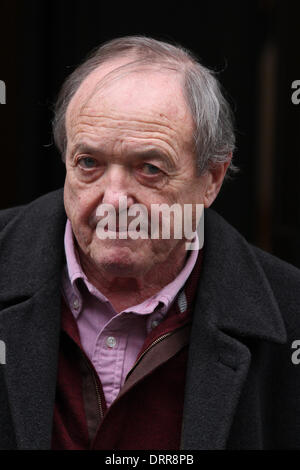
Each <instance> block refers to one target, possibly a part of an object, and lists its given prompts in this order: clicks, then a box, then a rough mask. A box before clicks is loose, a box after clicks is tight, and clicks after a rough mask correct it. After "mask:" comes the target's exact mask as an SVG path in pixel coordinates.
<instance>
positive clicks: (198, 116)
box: [53, 36, 238, 175]
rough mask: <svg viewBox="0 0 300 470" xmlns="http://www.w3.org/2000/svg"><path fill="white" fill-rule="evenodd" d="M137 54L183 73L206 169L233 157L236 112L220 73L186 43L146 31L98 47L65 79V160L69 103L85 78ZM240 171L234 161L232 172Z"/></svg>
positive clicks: (58, 120) (58, 128) (60, 103)
mask: <svg viewBox="0 0 300 470" xmlns="http://www.w3.org/2000/svg"><path fill="white" fill-rule="evenodd" d="M129 55H133V56H134V58H135V59H138V60H140V61H141V62H142V63H147V64H149V65H151V64H162V65H164V64H169V65H170V66H172V68H173V69H174V68H175V70H176V71H178V72H180V73H181V74H182V76H183V83H184V86H183V92H184V95H185V98H186V100H187V103H188V106H189V108H190V111H191V114H192V117H193V121H194V126H195V130H194V143H195V151H196V166H197V170H198V173H199V174H202V173H203V172H204V171H206V170H207V169H209V168H212V167H214V166H215V165H218V164H222V163H225V162H226V161H228V158H229V155H230V153H232V152H233V151H234V148H235V135H234V125H233V115H232V112H231V109H230V106H229V104H228V102H227V101H226V99H225V98H224V96H223V94H222V92H221V87H220V84H219V82H218V80H217V79H216V77H215V73H214V72H213V71H212V70H210V69H208V68H206V67H204V66H203V65H201V64H200V63H199V61H198V60H197V59H196V58H195V57H194V55H193V54H192V53H191V52H190V51H188V50H186V49H185V48H183V47H181V46H178V45H176V46H175V45H172V44H169V43H167V42H163V41H158V40H156V39H153V38H149V37H144V36H127V37H123V38H118V39H113V40H111V41H108V42H107V43H105V44H103V45H101V46H100V47H98V48H97V49H95V50H94V51H93V52H92V53H91V54H90V55H89V56H88V58H87V59H86V60H85V61H84V62H83V63H82V64H81V65H79V67H77V68H76V69H75V70H74V72H73V73H72V74H71V75H69V77H67V79H66V80H65V82H64V84H63V86H62V88H61V90H60V93H59V95H58V98H57V101H56V104H55V109H54V112H55V114H54V120H53V134H54V141H55V144H56V146H57V147H58V149H59V150H60V152H61V154H62V158H63V160H64V159H65V153H66V148H67V136H66V125H65V120H66V111H67V107H68V105H69V103H70V101H71V99H72V97H73V96H74V95H75V93H76V91H77V90H78V88H79V86H80V85H81V83H82V82H83V81H84V80H85V78H86V77H87V76H88V75H89V74H90V73H91V72H93V71H94V70H95V69H96V68H98V67H99V66H100V65H102V64H103V63H105V62H108V61H109V60H112V59H115V58H118V57H122V56H123V57H125V56H129ZM236 171H238V168H237V167H236V166H235V165H233V163H232V160H231V162H230V165H229V167H228V171H227V175H228V174H229V175H231V174H233V173H235V172H236Z"/></svg>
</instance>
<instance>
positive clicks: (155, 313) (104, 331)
mask: <svg viewBox="0 0 300 470" xmlns="http://www.w3.org/2000/svg"><path fill="white" fill-rule="evenodd" d="M198 253H199V251H198V250H192V251H191V252H190V254H189V256H188V257H187V261H186V264H185V266H184V267H183V269H182V270H181V272H180V273H179V274H178V276H177V277H176V278H175V279H174V280H173V281H172V282H171V283H170V284H168V285H166V286H165V287H164V288H163V289H161V290H160V291H159V292H158V293H157V294H155V295H153V296H152V297H150V298H148V299H146V300H145V301H144V302H142V303H141V304H139V305H134V306H132V307H129V308H127V309H126V310H123V311H122V312H120V313H117V312H116V311H115V310H114V308H113V306H112V305H111V303H110V301H109V300H108V298H107V297H105V295H103V294H102V293H101V292H100V291H99V290H98V289H96V288H95V287H94V286H93V285H92V284H91V283H90V282H89V281H88V279H87V277H86V275H85V274H84V272H83V270H82V268H81V266H80V263H79V259H78V256H77V253H76V247H75V245H74V239H73V232H72V227H71V223H70V221H69V219H68V220H67V223H66V229H65V254H66V266H65V268H64V269H63V273H62V292H63V295H64V297H65V300H66V302H67V304H68V305H69V307H70V309H71V311H72V313H73V315H74V317H75V319H76V322H77V325H78V329H79V334H80V339H81V344H82V347H83V349H84V351H85V353H86V354H87V356H88V357H89V359H90V360H91V362H92V363H93V365H94V367H95V369H96V371H97V373H98V375H99V378H100V380H101V383H102V386H103V392H104V395H105V398H106V402H107V406H108V407H109V406H110V405H111V403H112V402H113V401H114V399H115V398H116V397H117V395H118V393H119V391H120V388H121V387H122V385H123V384H124V381H125V378H126V375H127V374H128V372H129V371H130V369H131V368H132V366H133V365H134V363H135V360H136V357H137V355H138V353H139V352H140V350H141V348H142V346H143V343H144V341H145V339H146V337H147V335H148V333H150V331H151V330H152V329H154V328H155V327H156V326H157V325H158V323H160V322H161V321H162V320H163V319H164V316H165V315H166V313H167V311H168V309H169V308H170V306H171V305H172V303H173V301H174V300H175V297H176V295H177V294H178V292H179V291H180V289H181V288H182V286H183V285H184V283H185V282H186V280H187V279H188V277H189V275H190V274H191V272H192V270H193V267H194V266H195V263H196V260H197V256H198ZM79 279H81V281H79ZM179 302H180V308H181V310H182V309H185V308H186V307H185V304H186V299H185V296H184V292H182V294H181V296H180V299H179ZM182 311H184V310H182Z"/></svg>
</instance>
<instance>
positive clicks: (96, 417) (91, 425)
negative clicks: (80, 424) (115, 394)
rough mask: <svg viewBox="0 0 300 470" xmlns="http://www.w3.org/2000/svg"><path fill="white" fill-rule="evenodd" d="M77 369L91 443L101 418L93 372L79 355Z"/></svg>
mask: <svg viewBox="0 0 300 470" xmlns="http://www.w3.org/2000/svg"><path fill="white" fill-rule="evenodd" d="M79 367H80V372H81V376H82V394H83V402H84V410H85V416H86V422H87V427H88V433H89V438H90V440H91V441H92V440H93V439H94V437H95V435H96V432H97V429H98V427H99V424H100V421H101V416H100V414H99V412H98V409H99V404H98V397H97V392H96V387H95V379H94V377H93V371H92V370H91V368H90V367H89V365H88V364H87V362H86V360H85V358H84V357H83V356H82V354H80V357H79Z"/></svg>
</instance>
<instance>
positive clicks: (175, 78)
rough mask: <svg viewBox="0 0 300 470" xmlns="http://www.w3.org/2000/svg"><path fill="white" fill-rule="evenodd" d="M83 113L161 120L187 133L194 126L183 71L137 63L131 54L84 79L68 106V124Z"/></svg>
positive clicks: (136, 119) (91, 115)
mask: <svg viewBox="0 0 300 470" xmlns="http://www.w3.org/2000/svg"><path fill="white" fill-rule="evenodd" d="M82 116H90V117H93V116H103V117H105V116H106V117H107V118H116V119H118V118H121V119H123V118H125V119H127V118H128V119H132V120H134V121H136V122H138V121H139V120H140V119H141V120H143V119H146V120H149V121H151V120H153V121H154V122H159V121H161V122H163V123H164V124H165V125H170V126H171V127H175V128H176V127H180V128H181V129H182V130H184V132H185V133H186V132H187V130H189V131H190V130H191V129H192V127H193V120H192V116H191V113H190V110H189V109H188V106H187V103H186V99H185V97H184V93H183V88H182V75H181V74H180V73H178V72H177V71H175V70H174V68H173V69H172V68H168V67H159V66H157V65H156V66H150V65H142V66H141V65H137V64H136V63H134V62H132V58H131V59H129V58H128V57H127V58H124V57H123V58H119V59H114V60H113V61H110V62H108V63H105V64H103V65H101V66H100V67H98V69H96V70H95V71H93V72H92V73H91V74H90V75H89V76H88V77H87V78H86V79H85V80H84V81H83V83H82V84H81V85H80V87H79V89H78V90H77V92H76V93H75V95H74V97H73V98H72V100H71V102H70V104H69V106H68V109H67V115H66V125H67V128H68V127H69V128H70V127H71V128H72V126H74V125H75V124H76V123H77V122H78V119H81V118H82Z"/></svg>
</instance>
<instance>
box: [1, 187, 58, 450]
mask: <svg viewBox="0 0 300 470" xmlns="http://www.w3.org/2000/svg"><path fill="white" fill-rule="evenodd" d="M65 220H66V216H65V213H64V210H63V203H62V192H61V191H58V192H57V193H54V195H52V196H51V197H50V196H48V197H44V198H42V199H41V200H38V201H37V202H35V203H33V204H32V205H30V206H26V207H25V209H24V211H23V210H21V213H20V214H19V215H18V216H17V217H16V218H15V219H13V220H12V221H11V222H9V223H8V225H7V226H6V228H5V229H4V230H3V232H2V233H1V239H0V244H1V257H2V258H1V270H2V272H1V275H0V307H1V308H0V337H1V339H2V340H3V341H5V344H6V364H5V366H3V367H4V369H3V372H4V376H5V381H6V386H7V391H8V400H9V407H10V411H11V416H12V421H13V424H14V430H15V433H16V441H17V446H18V448H19V449H47V448H50V446H51V428H52V418H53V406H54V400H55V388H56V372H57V359H58V346H59V331H60V298H61V296H60V272H61V269H62V265H63V262H64V256H63V233H64V225H65Z"/></svg>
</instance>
